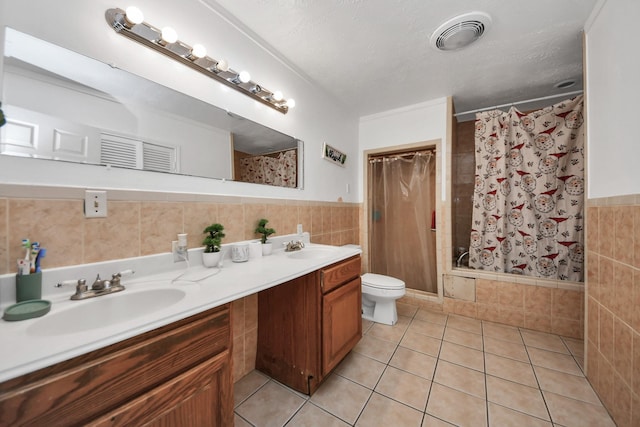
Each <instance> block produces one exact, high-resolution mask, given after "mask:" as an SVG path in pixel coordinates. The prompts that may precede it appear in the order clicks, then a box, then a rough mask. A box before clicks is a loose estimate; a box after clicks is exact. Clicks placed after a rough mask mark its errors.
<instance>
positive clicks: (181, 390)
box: [88, 351, 233, 427]
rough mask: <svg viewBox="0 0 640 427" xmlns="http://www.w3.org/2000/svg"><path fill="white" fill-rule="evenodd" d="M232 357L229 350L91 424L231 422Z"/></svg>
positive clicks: (162, 426)
mask: <svg viewBox="0 0 640 427" xmlns="http://www.w3.org/2000/svg"><path fill="white" fill-rule="evenodd" d="M229 359H230V358H229V354H228V351H226V352H225V353H223V354H220V355H218V356H216V357H214V358H212V359H211V360H209V361H207V362H204V363H202V364H200V365H198V366H196V367H195V368H192V369H190V370H188V371H187V372H185V373H183V374H182V375H179V376H177V377H176V378H174V379H173V380H171V381H169V382H167V383H165V384H163V385H161V386H160V387H157V388H155V389H153V390H151V391H150V392H148V393H146V394H143V395H142V396H140V397H138V398H137V399H135V400H133V401H131V402H130V403H128V404H126V405H123V406H122V407H120V408H118V409H117V410H115V411H113V412H111V413H108V414H106V415H104V416H102V417H100V418H99V419H97V420H95V421H93V422H91V423H89V424H88V425H90V426H102V427H106V426H133V425H145V426H147V427H174V426H184V427H200V426H212V427H217V426H220V427H226V426H231V425H233V395H232V384H231V369H230V366H229V364H230V362H229Z"/></svg>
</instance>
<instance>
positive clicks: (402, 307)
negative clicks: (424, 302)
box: [396, 302, 420, 318]
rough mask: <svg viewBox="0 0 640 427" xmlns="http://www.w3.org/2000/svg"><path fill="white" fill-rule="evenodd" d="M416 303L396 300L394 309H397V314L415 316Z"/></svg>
mask: <svg viewBox="0 0 640 427" xmlns="http://www.w3.org/2000/svg"><path fill="white" fill-rule="evenodd" d="M418 308H420V307H418V306H417V305H411V304H405V303H403V302H396V310H398V316H406V317H411V318H413V316H415V314H416V312H417V311H418Z"/></svg>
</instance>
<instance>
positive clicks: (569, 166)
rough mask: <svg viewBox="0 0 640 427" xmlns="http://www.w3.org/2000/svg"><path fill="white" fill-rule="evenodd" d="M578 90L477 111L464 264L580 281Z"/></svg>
mask: <svg viewBox="0 0 640 427" xmlns="http://www.w3.org/2000/svg"><path fill="white" fill-rule="evenodd" d="M582 110H583V97H582V96H578V97H576V98H573V99H570V100H567V101H564V102H561V103H558V104H555V105H553V106H551V107H547V108H544V109H542V110H539V111H535V112H532V113H529V114H523V113H521V112H519V111H518V110H517V109H515V108H514V107H512V108H511V109H510V110H509V112H506V113H505V112H502V111H500V110H493V111H486V112H482V113H478V114H477V115H476V130H475V145H476V172H475V173H476V177H475V189H474V198H473V222H472V225H471V240H470V248H469V252H470V254H469V266H470V267H473V268H476V269H480V270H490V271H494V272H504V273H514V274H523V275H527V276H536V277H543V278H549V279H560V280H573V281H582V280H583V260H584V246H583V242H584V236H583V204H584V200H583V197H584V194H583V193H584V154H583V141H584V130H583V124H584V119H583V114H582Z"/></svg>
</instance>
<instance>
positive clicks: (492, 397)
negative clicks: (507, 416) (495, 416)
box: [487, 376, 549, 420]
mask: <svg viewBox="0 0 640 427" xmlns="http://www.w3.org/2000/svg"><path fill="white" fill-rule="evenodd" d="M487 398H488V400H489V401H490V402H493V403H497V404H498V405H501V406H505V407H507V408H510V409H513V410H516V411H519V412H524V413H525V414H529V415H532V416H534V417H537V418H541V419H544V420H549V414H548V412H547V407H546V406H545V404H544V400H543V399H542V394H541V392H540V389H538V388H537V387H536V388H533V387H527V386H525V385H522V384H518V383H514V382H511V381H507V380H503V379H502V378H497V377H492V376H487Z"/></svg>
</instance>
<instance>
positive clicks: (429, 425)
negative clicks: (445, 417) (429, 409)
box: [422, 414, 453, 427]
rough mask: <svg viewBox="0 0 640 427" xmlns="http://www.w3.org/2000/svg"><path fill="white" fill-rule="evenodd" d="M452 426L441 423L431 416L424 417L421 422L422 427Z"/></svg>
mask: <svg viewBox="0 0 640 427" xmlns="http://www.w3.org/2000/svg"><path fill="white" fill-rule="evenodd" d="M451 426H453V424H450V423H448V422H446V421H442V420H441V419H439V418H436V417H434V416H431V415H429V414H425V415H424V420H422V427H451Z"/></svg>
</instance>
